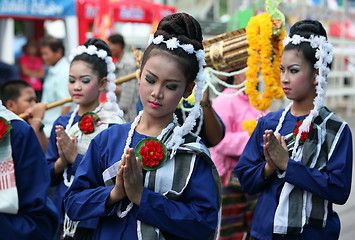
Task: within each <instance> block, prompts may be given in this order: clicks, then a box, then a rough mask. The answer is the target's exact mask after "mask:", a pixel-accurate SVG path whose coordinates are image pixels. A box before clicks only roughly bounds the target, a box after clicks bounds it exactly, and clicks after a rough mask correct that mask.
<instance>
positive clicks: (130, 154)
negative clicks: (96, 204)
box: [106, 148, 144, 206]
mask: <svg viewBox="0 0 355 240" xmlns="http://www.w3.org/2000/svg"><path fill="white" fill-rule="evenodd" d="M143 190H144V187H143V172H142V166H141V164H140V162H139V160H138V158H136V157H135V155H134V150H133V148H128V149H127V150H126V152H125V154H124V156H123V159H122V160H121V162H120V165H119V167H118V172H117V176H116V184H115V187H114V188H113V189H112V191H111V193H110V196H109V198H108V199H107V201H106V205H107V206H111V205H113V204H115V203H117V202H118V201H120V200H121V199H123V198H124V197H125V196H127V197H128V199H129V200H130V201H131V202H133V203H134V204H136V205H138V206H139V205H140V201H141V197H142V194H143Z"/></svg>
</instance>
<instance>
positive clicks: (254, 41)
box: [245, 13, 286, 111]
mask: <svg viewBox="0 0 355 240" xmlns="http://www.w3.org/2000/svg"><path fill="white" fill-rule="evenodd" d="M246 32H247V39H248V42H249V48H248V54H249V57H248V61H247V65H248V70H247V71H246V76H247V83H246V84H245V87H246V90H245V92H246V93H247V94H248V95H249V101H250V104H251V105H253V106H254V107H255V108H257V109H258V110H261V111H264V110H266V109H268V108H269V107H270V105H271V100H272V99H273V98H278V99H281V98H283V97H284V92H283V91H282V88H281V82H280V73H281V70H280V64H281V55H282V50H283V43H282V40H283V38H284V37H285V33H286V31H285V30H284V29H283V30H282V31H281V33H280V34H279V35H278V36H277V38H276V42H275V44H274V52H275V54H274V55H273V54H272V52H273V49H272V47H273V44H272V43H271V41H272V22H271V16H270V14H268V13H263V14H261V15H259V16H255V17H252V18H251V19H250V20H249V23H248V26H247V27H246ZM259 33H260V34H259ZM272 57H273V59H274V60H273V63H272ZM259 62H261V64H260V66H259ZM260 69H261V74H262V77H263V79H264V83H265V92H264V93H263V94H261V98H260V92H259V91H258V90H257V89H256V87H257V84H258V82H259V79H258V73H259V70H260Z"/></svg>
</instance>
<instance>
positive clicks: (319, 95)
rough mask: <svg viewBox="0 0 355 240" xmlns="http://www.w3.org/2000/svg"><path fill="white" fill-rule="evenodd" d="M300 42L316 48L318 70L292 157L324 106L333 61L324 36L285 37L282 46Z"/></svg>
mask: <svg viewBox="0 0 355 240" xmlns="http://www.w3.org/2000/svg"><path fill="white" fill-rule="evenodd" d="M302 42H308V43H310V46H311V47H312V48H316V49H317V50H316V54H315V57H316V58H317V59H318V60H317V62H316V63H315V64H314V68H315V69H316V70H318V73H317V75H316V82H317V86H316V97H315V98H314V100H313V104H314V108H313V109H312V110H311V112H310V114H309V115H308V116H307V117H306V118H305V120H304V121H303V123H302V125H301V126H300V128H299V133H298V135H297V136H296V142H295V146H294V148H293V152H292V157H291V158H294V155H295V154H296V149H297V147H298V145H299V140H300V138H301V134H302V132H308V130H309V127H310V125H311V123H312V121H313V119H314V118H315V117H317V116H318V114H319V109H320V108H321V107H323V106H324V96H325V91H326V88H327V75H328V74H329V72H330V69H329V67H328V65H329V64H330V63H331V62H332V61H333V56H332V55H331V54H330V53H331V51H332V50H333V46H332V45H331V44H330V43H329V42H328V41H327V39H326V38H325V37H324V36H314V35H311V36H310V37H309V38H305V37H302V36H300V35H297V34H295V35H293V36H292V37H289V36H287V37H285V39H284V41H283V45H284V46H286V45H287V44H289V43H291V44H293V45H298V44H301V43H302ZM291 106H292V103H291V104H290V105H289V106H288V107H287V108H285V110H284V112H283V113H282V115H281V118H280V120H279V124H278V125H277V127H276V130H275V134H277V133H278V132H279V131H280V129H281V127H282V123H283V121H284V119H285V116H286V113H287V112H288V111H289V110H290V109H291Z"/></svg>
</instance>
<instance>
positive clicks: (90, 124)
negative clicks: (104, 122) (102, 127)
mask: <svg viewBox="0 0 355 240" xmlns="http://www.w3.org/2000/svg"><path fill="white" fill-rule="evenodd" d="M98 119H99V117H98V116H97V115H96V114H95V113H91V112H89V113H85V114H84V115H83V116H81V118H80V119H79V129H80V130H81V131H82V132H83V133H85V134H88V133H92V132H94V131H95V125H96V122H97V120H98Z"/></svg>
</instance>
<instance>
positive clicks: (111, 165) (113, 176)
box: [64, 13, 221, 240]
mask: <svg viewBox="0 0 355 240" xmlns="http://www.w3.org/2000/svg"><path fill="white" fill-rule="evenodd" d="M203 64H204V51H203V46H202V32H201V27H200V25H199V23H198V22H197V21H196V20H195V19H194V18H193V17H191V16H190V15H188V14H185V13H176V14H172V15H169V16H167V17H165V18H163V19H162V20H161V21H160V23H159V26H158V30H157V31H156V32H155V34H154V37H152V38H151V42H150V44H149V46H148V47H147V49H146V50H145V52H144V55H143V59H142V64H141V74H140V76H139V84H140V97H141V100H142V103H143V106H144V110H143V111H141V112H140V114H139V115H138V116H137V118H136V119H135V120H134V121H133V123H128V124H122V125H117V126H114V127H112V128H109V129H107V130H105V131H103V132H102V133H101V134H99V135H98V136H97V137H96V138H95V139H94V140H93V141H92V142H91V145H90V147H89V149H88V151H87V153H86V154H85V156H84V159H83V161H82V163H81V164H80V166H79V168H78V170H77V173H76V175H75V179H74V182H73V184H72V186H71V187H70V188H69V190H68V192H67V193H66V198H65V201H64V205H65V209H66V211H67V213H68V216H69V217H70V218H72V219H74V220H81V219H87V218H92V217H100V221H99V226H98V228H97V230H96V235H95V239H101V240H102V239H130V240H131V239H165V238H166V239H212V238H215V237H216V235H217V227H218V219H219V210H220V206H221V192H220V188H221V185H220V180H219V176H218V172H217V170H216V168H215V166H214V164H213V162H212V160H211V159H210V158H209V152H208V150H207V148H205V146H204V145H203V144H202V143H200V141H199V138H198V137H197V136H196V135H192V134H190V133H189V132H190V130H191V129H192V128H193V126H194V124H195V120H196V118H197V117H198V114H199V112H200V111H199V108H200V101H201V98H202V88H203V81H204V75H203V72H202V71H203ZM195 79H196V89H195V98H196V104H195V107H194V109H193V110H192V112H191V113H190V114H189V116H188V118H187V119H186V121H185V123H184V124H183V125H182V126H178V124H177V119H176V117H175V116H174V111H175V109H176V106H177V105H178V103H179V101H180V99H181V97H188V96H189V95H190V94H191V92H192V90H193V87H194V85H195V83H194V80H195ZM151 137H153V138H151ZM133 148H135V150H133ZM134 152H136V156H137V158H136V157H135V153H134ZM163 155H164V156H163ZM165 158H166V161H165ZM164 161H165V162H164ZM142 168H143V170H142Z"/></svg>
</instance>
